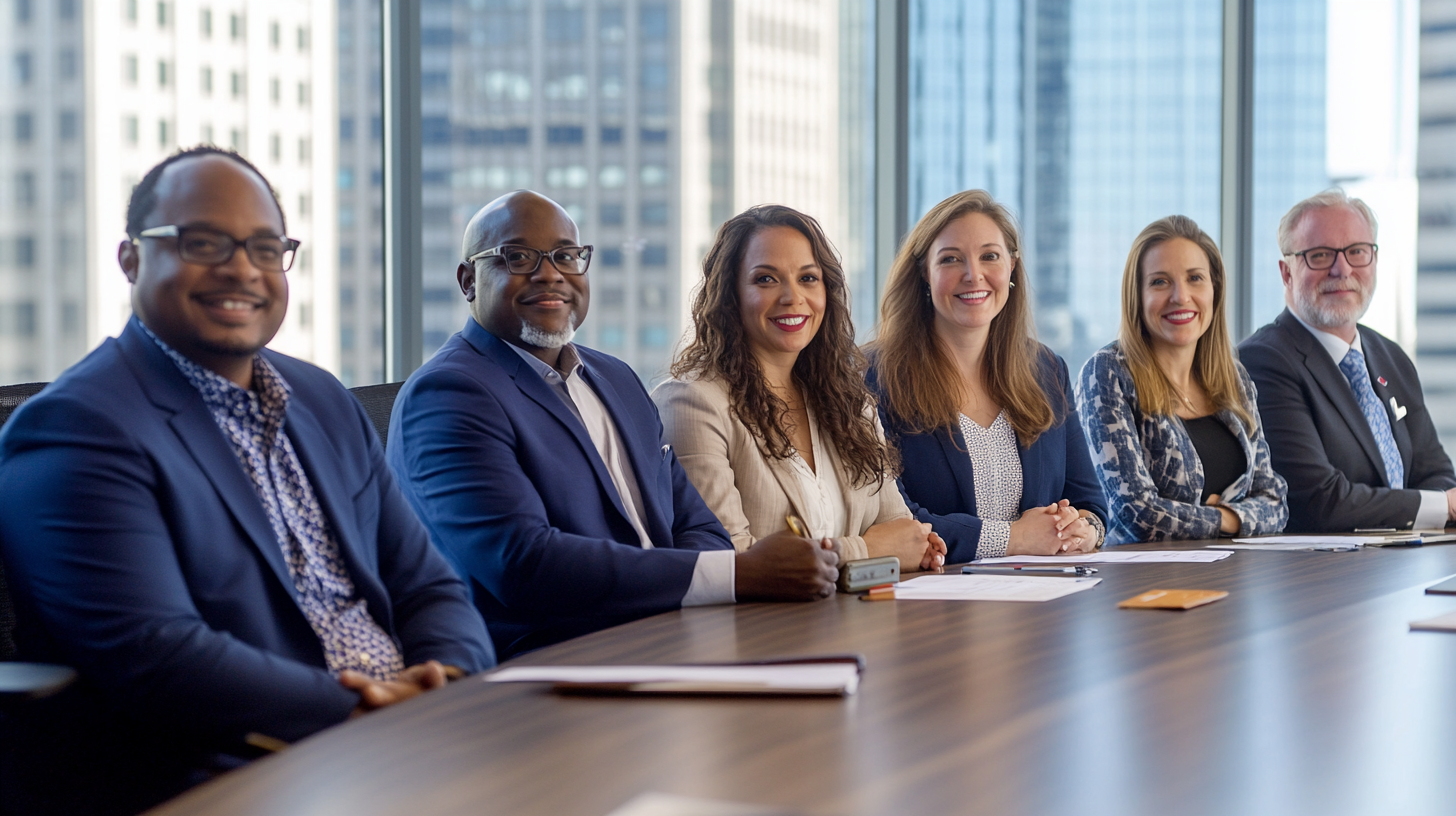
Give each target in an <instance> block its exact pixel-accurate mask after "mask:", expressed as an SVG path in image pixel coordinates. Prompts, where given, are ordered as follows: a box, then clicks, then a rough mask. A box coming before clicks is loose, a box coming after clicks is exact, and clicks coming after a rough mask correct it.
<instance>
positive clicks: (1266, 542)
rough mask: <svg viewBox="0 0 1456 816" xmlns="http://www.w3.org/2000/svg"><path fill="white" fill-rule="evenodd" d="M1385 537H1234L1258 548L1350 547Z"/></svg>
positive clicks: (1381, 539)
mask: <svg viewBox="0 0 1456 816" xmlns="http://www.w3.org/2000/svg"><path fill="white" fill-rule="evenodd" d="M1385 538H1386V537H1385V536H1369V535H1366V536H1361V535H1284V536H1263V537H1260V538H1235V539H1233V542H1234V543H1235V544H1252V545H1256V546H1255V547H1250V548H1249V549H1256V548H1257V547H1274V546H1282V545H1285V544H1291V545H1294V544H1303V545H1305V546H1317V547H1330V546H1342V547H1348V546H1351V545H1354V546H1357V547H1358V546H1363V545H1365V544H1373V543H1375V542H1377V541H1384V540H1385ZM1215 546H1217V545H1215Z"/></svg>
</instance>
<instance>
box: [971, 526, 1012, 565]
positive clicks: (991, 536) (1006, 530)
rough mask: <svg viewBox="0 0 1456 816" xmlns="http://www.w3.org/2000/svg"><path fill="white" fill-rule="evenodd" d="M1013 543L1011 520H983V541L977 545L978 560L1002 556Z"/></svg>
mask: <svg viewBox="0 0 1456 816" xmlns="http://www.w3.org/2000/svg"><path fill="white" fill-rule="evenodd" d="M1010 543H1011V522H1009V521H988V520H985V519H982V520H981V543H979V544H977V545H976V560H978V561H979V560H980V559H982V558H1000V557H1001V556H1003V555H1005V554H1006V545H1008V544H1010Z"/></svg>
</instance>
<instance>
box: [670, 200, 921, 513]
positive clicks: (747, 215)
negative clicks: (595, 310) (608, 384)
mask: <svg viewBox="0 0 1456 816" xmlns="http://www.w3.org/2000/svg"><path fill="white" fill-rule="evenodd" d="M769 227H788V228H789V229H792V230H794V231H796V232H798V233H799V234H800V235H803V236H804V237H805V238H806V239H808V241H809V248H810V250H811V251H812V252H813V254H814V262H815V263H817V264H818V265H819V271H820V274H821V277H822V280H823V281H824V289H825V295H826V297H825V306H824V318H823V320H822V321H820V325H819V331H818V332H817V333H816V334H815V335H814V338H813V339H812V340H810V341H809V344H808V346H806V347H805V348H804V350H803V351H802V352H800V353H799V357H798V359H797V360H796V361H795V362H794V368H793V378H794V380H795V382H797V383H798V384H799V389H800V391H801V392H802V393H803V395H804V401H805V402H806V403H807V404H808V405H809V406H810V407H812V408H813V409H814V414H815V417H816V418H817V420H818V423H819V432H820V433H821V434H824V435H825V436H827V437H828V438H829V439H830V440H832V441H833V443H834V447H835V449H836V450H837V451H838V452H839V457H840V459H841V460H842V461H843V462H844V464H845V467H847V468H848V470H849V473H848V474H847V475H848V476H849V478H850V482H851V483H852V484H854V485H856V486H864V485H868V484H870V483H876V484H882V483H883V481H884V479H885V477H886V475H887V474H889V475H893V474H896V473H898V472H899V460H898V456H897V455H896V452H895V450H894V449H893V448H891V447H889V446H887V445H885V444H884V443H883V442H882V441H881V439H880V435H879V434H878V433H877V432H876V429H875V420H874V413H873V409H872V407H871V406H872V405H873V397H872V396H871V395H870V392H869V388H868V387H867V386H866V385H865V379H864V373H865V358H864V355H863V354H861V353H860V351H859V348H858V347H857V346H856V345H855V341H854V325H853V324H852V323H851V322H850V316H849V315H850V312H849V291H848V289H847V288H846V286H845V281H844V269H843V267H841V266H840V263H839V257H838V256H837V255H836V254H835V252H834V248H833V247H832V246H831V245H830V244H829V240H828V239H827V238H825V237H824V230H823V229H821V228H820V227H819V222H818V221H815V220H814V219H813V218H812V217H810V216H807V215H805V214H803V213H801V212H798V211H797V210H793V209H790V208H788V207H784V206H781V205H777V204H765V205H762V206H758V207H750V208H749V209H747V210H745V211H743V212H741V213H739V214H738V215H736V216H734V217H732V218H730V219H728V221H727V222H725V223H724V224H723V226H722V227H720V228H719V229H718V236H717V238H716V240H714V241H713V246H712V248H711V249H709V250H708V255H707V257H706V258H704V259H703V282H702V285H701V286H699V287H698V290H697V292H696V293H695V294H694V295H693V302H692V310H691V311H692V318H693V331H694V335H693V339H692V341H691V342H690V343H689V344H688V345H687V347H686V348H684V349H683V350H682V353H681V354H679V355H678V356H677V359H676V360H675V361H673V364H672V375H673V376H674V377H678V378H684V377H693V376H696V377H713V378H718V379H721V380H722V381H723V382H724V383H725V384H726V385H727V386H728V393H729V395H730V396H731V399H732V410H733V414H734V416H736V417H737V418H738V419H739V421H741V422H742V423H743V424H744V425H746V426H748V428H749V430H751V431H752V432H753V433H754V435H755V436H756V437H757V438H758V443H759V448H760V450H762V451H763V453H764V455H765V456H767V457H770V458H774V459H787V458H788V457H790V456H792V455H793V450H794V448H793V444H792V443H791V442H790V441H789V435H788V432H787V431H786V430H785V429H786V428H787V426H788V410H789V406H788V404H787V403H786V402H784V400H783V399H782V398H780V397H779V396H778V395H777V394H775V393H774V392H773V390H772V389H770V388H769V385H768V380H767V379H766V378H765V377H764V374H763V369H762V368H761V367H760V366H759V364H758V359H757V358H755V357H754V356H753V353H752V352H751V351H750V350H749V347H748V341H747V339H746V338H745V337H744V328H743V309H742V303H741V301H740V299H739V294H738V290H739V285H740V282H741V279H742V277H743V269H742V267H743V259H744V255H745V253H746V251H747V248H748V242H749V241H750V240H752V238H753V236H754V235H757V234H758V233H759V232H761V231H762V230H764V229H767V228H769Z"/></svg>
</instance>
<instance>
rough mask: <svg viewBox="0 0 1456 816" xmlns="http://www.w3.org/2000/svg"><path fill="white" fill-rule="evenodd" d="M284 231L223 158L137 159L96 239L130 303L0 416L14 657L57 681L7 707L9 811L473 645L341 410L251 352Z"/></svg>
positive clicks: (64, 797) (203, 766) (331, 716)
mask: <svg viewBox="0 0 1456 816" xmlns="http://www.w3.org/2000/svg"><path fill="white" fill-rule="evenodd" d="M284 227H285V225H284V221H283V214H282V211H281V208H280V207H279V206H278V205H277V202H276V200H275V199H274V197H273V194H272V192H271V190H270V188H269V187H268V184H267V182H266V181H265V180H264V179H263V178H262V176H261V175H260V174H259V173H258V172H257V170H256V169H255V168H253V167H252V165H251V164H248V163H247V162H246V160H244V159H242V158H240V157H238V156H237V155H236V154H231V153H224V152H222V151H219V150H216V149H212V148H207V149H194V150H192V151H186V152H185V153H183V154H178V155H176V156H173V157H172V158H170V159H168V160H167V161H165V162H163V163H162V164H160V165H158V166H157V167H156V168H154V169H153V171H152V172H151V173H149V174H148V175H147V177H146V178H145V179H144V180H143V182H142V183H141V184H140V185H138V187H137V190H136V191H135V192H134V194H133V197H132V203H131V207H130V209H129V211H128V224H127V229H128V234H129V236H130V239H129V240H127V241H126V242H124V243H122V245H121V248H120V251H119V260H120V262H121V266H122V269H123V271H124V272H125V273H126V275H127V277H128V279H130V280H131V281H132V283H133V284H134V286H133V289H132V305H133V308H134V311H135V316H134V317H133V318H132V320H131V321H130V323H128V325H127V327H126V329H125V330H124V331H123V332H122V334H121V336H120V337H119V338H116V339H114V340H107V341H106V342H104V343H103V344H102V345H101V346H100V347H99V348H98V349H96V350H95V351H93V352H92V353H91V354H90V355H88V356H87V357H86V358H85V359H84V360H82V361H81V362H80V363H77V364H76V365H75V366H73V367H72V368H71V369H69V370H68V371H66V372H65V373H64V374H62V375H61V376H60V378H59V379H57V380H56V381H55V382H54V383H52V384H51V385H50V386H48V387H47V388H46V389H45V390H44V391H43V392H42V393H41V394H40V395H38V396H37V397H35V398H34V399H32V400H30V401H29V402H28V403H26V404H25V405H24V406H23V407H21V408H20V409H19V410H18V411H17V412H16V413H15V415H14V416H13V417H12V418H11V420H10V422H9V423H8V424H7V426H6V428H5V430H4V432H3V434H0V552H3V556H4V559H5V567H6V570H7V573H8V577H9V580H10V586H11V591H12V592H13V594H14V599H15V602H16V611H17V617H18V624H17V629H16V640H17V644H18V647H19V649H20V656H21V658H22V659H26V660H36V661H44V662H55V663H64V664H68V665H71V666H74V667H75V668H76V669H77V670H78V671H79V674H80V679H79V681H78V682H77V684H76V685H75V686H73V687H72V688H71V689H69V690H67V691H65V692H63V693H62V694H60V695H58V696H57V697H55V698H52V699H49V700H45V701H41V702H39V703H33V704H29V705H27V706H24V707H21V708H20V710H19V711H18V712H17V714H16V718H15V720H14V722H12V723H10V726H11V729H10V730H11V733H10V734H8V735H7V736H6V738H5V741H4V747H5V749H7V750H6V756H5V765H4V773H3V782H4V785H3V790H0V796H3V797H4V800H5V802H6V804H7V805H9V806H10V807H11V808H13V809H15V810H17V811H19V812H32V811H33V812H43V813H71V812H74V813H131V812H136V811H138V810H141V809H143V808H145V807H148V806H150V805H153V804H156V803H157V802H159V801H161V800H162V799H164V798H166V797H168V796H170V795H172V794H175V793H177V792H178V791H180V790H182V789H184V788H185V787H187V786H188V785H189V784H192V783H195V782H196V781H199V780H201V779H203V778H206V777H207V776H208V775H210V774H211V773H214V772H216V771H218V770H222V769H226V768H227V767H230V766H232V765H236V764H238V762H239V761H240V760H239V758H240V757H242V756H245V755H246V752H248V751H249V750H251V749H250V748H249V744H253V745H256V744H258V743H260V742H267V741H268V739H267V738H271V739H272V740H273V741H276V740H283V741H293V740H297V739H301V738H303V737H306V736H308V735H309V734H312V733H314V732H316V731H318V730H320V729H323V728H326V727H328V726H330V725H333V724H335V723H339V722H342V721H343V720H345V719H347V718H349V717H350V716H351V715H353V714H358V713H362V712H364V711H366V710H369V709H371V708H377V707H379V706H382V705H388V704H390V703H392V702H394V701H397V700H401V699H405V698H407V697H410V696H413V695H414V694H416V693H419V692H420V691H422V690H425V689H429V688H434V687H438V686H440V685H443V683H444V682H445V679H446V677H447V676H450V675H454V674H463V673H468V672H474V671H478V670H481V669H484V668H488V667H489V666H491V665H493V663H494V656H493V653H492V651H491V646H490V641H489V638H488V636H487V634H486V631H485V628H484V626H483V624H482V622H481V620H480V618H479V615H478V614H477V613H476V612H475V610H474V609H473V608H472V607H471V605H470V602H469V597H468V593H467V590H466V587H465V586H464V584H463V583H462V582H461V581H460V580H459V578H458V577H457V576H456V575H455V574H454V572H453V570H452V569H451V568H450V565H449V564H448V563H447V562H446V561H445V560H444V558H442V557H441V556H440V554H439V553H438V551H436V550H435V549H434V548H433V547H432V546H431V544H430V542H429V538H428V534H427V533H426V531H425V529H424V528H423V527H422V526H421V525H420V523H419V520H418V519H417V518H416V517H415V515H414V513H413V512H412V511H411V509H410V507H409V505H408V503H407V502H406V501H405V500H404V497H403V496H402V495H401V494H400V491H399V489H398V487H397V485H396V483H395V480H394V476H393V473H392V472H391V471H390V470H389V468H388V467H387V466H385V464H384V453H383V450H382V449H381V447H380V444H379V442H378V439H377V438H376V437H375V435H374V433H373V430H372V427H371V425H370V423H369V420H368V418H367V416H366V415H365V413H364V411H363V409H362V408H361V406H360V405H359V404H358V402H357V401H355V400H354V399H353V397H352V396H351V395H350V394H349V393H348V391H346V390H345V389H344V388H343V386H341V385H340V384H339V382H338V381H337V380H336V379H334V378H333V377H332V376H331V375H329V374H328V373H326V372H324V371H322V370H320V369H317V368H315V367H313V366H311V365H309V364H307V363H304V362H301V361H298V360H295V359H292V358H289V357H286V356H284V355H281V354H277V353H274V352H271V351H267V350H264V349H263V348H262V346H263V344H264V343H266V342H267V341H268V340H270V339H271V338H272V337H273V335H274V333H275V332H276V331H277V329H278V326H279V323H280V322H281V321H282V319H283V315H284V312H285V310H286V307H287V294H288V285H287V280H286V277H285V276H284V272H285V270H286V269H287V266H288V261H289V260H291V255H292V254H293V249H294V248H295V244H294V243H293V242H292V241H291V239H286V238H284V237H282V236H283V235H284ZM220 405H225V406H230V407H229V408H227V409H224V410H219V406H220ZM260 429H262V430H261V431H260ZM405 667H408V668H405ZM256 735H261V737H262V738H263V739H260V738H259V736H256Z"/></svg>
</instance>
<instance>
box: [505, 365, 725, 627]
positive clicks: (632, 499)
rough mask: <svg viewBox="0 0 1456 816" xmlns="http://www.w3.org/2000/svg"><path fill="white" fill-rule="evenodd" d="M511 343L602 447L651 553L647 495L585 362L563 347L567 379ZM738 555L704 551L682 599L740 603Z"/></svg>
mask: <svg viewBox="0 0 1456 816" xmlns="http://www.w3.org/2000/svg"><path fill="white" fill-rule="evenodd" d="M506 345H507V346H510V348H511V350H512V351H514V352H515V353H516V354H519V355H520V356H521V359H522V360H525V361H526V363H527V364H528V365H530V366H531V370H532V371H535V372H536V373H537V374H539V375H541V378H542V379H544V380H545V381H546V384H547V385H549V386H551V390H552V391H553V392H554V393H555V394H556V395H557V396H559V397H561V401H562V402H563V403H565V404H566V407H567V408H569V409H570V410H571V413H572V414H574V415H575V416H576V418H577V419H578V420H580V421H581V424H582V425H583V426H584V427H585V428H586V432H587V436H589V437H591V441H592V445H594V446H595V447H596V449H597V454H598V455H599V456H601V457H602V464H604V465H606V467H607V474H608V475H610V476H611V477H612V486H613V487H615V488H616V491H617V496H618V497H619V498H620V499H621V500H622V507H623V509H625V510H626V511H627V520H628V521H630V522H631V523H632V529H634V530H636V531H637V539H638V543H639V544H640V545H641V546H642V548H643V549H647V550H650V549H652V538H651V537H650V536H649V535H648V534H647V527H646V525H644V524H643V522H642V518H643V514H644V513H643V506H642V491H641V489H640V488H639V487H638V485H637V476H636V474H635V473H634V472H633V470H632V462H631V460H630V459H629V458H628V456H627V447H626V446H625V445H623V444H622V436H621V434H620V433H619V432H618V430H617V423H615V422H613V421H612V415H611V414H610V413H608V411H607V407H606V406H605V405H603V404H602V400H601V397H599V396H597V392H596V390H595V389H594V388H593V387H592V386H591V385H590V383H589V380H588V379H587V377H588V376H590V373H591V372H590V371H589V370H587V368H586V366H584V365H583V364H582V362H581V358H580V357H579V356H578V355H577V353H576V347H575V346H573V345H572V344H570V343H568V344H566V345H565V346H563V347H562V348H561V359H559V360H558V361H557V365H558V366H560V367H561V368H562V369H564V370H565V371H566V375H565V376H562V374H561V373H560V372H559V371H557V370H556V369H554V368H552V367H551V366H549V365H547V364H546V363H545V362H543V361H542V360H540V359H539V358H537V357H536V356H535V355H534V354H531V353H530V352H529V351H526V350H525V349H523V348H520V347H519V346H517V345H515V344H513V343H506ZM736 555H737V553H736V552H735V551H734V550H715V551H709V552H702V553H699V554H698V560H697V563H696V564H695V565H694V566H693V580H692V583H691V584H689V585H688V591H687V594H686V595H684V596H683V600H682V605H683V606H710V605H712V604H723V603H734V602H735V601H736V600H737V598H736V596H735V594H734V592H733V583H734V579H735V577H736V576H735V571H734V567H735V563H734V560H733V559H734V557H735V556H736Z"/></svg>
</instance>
